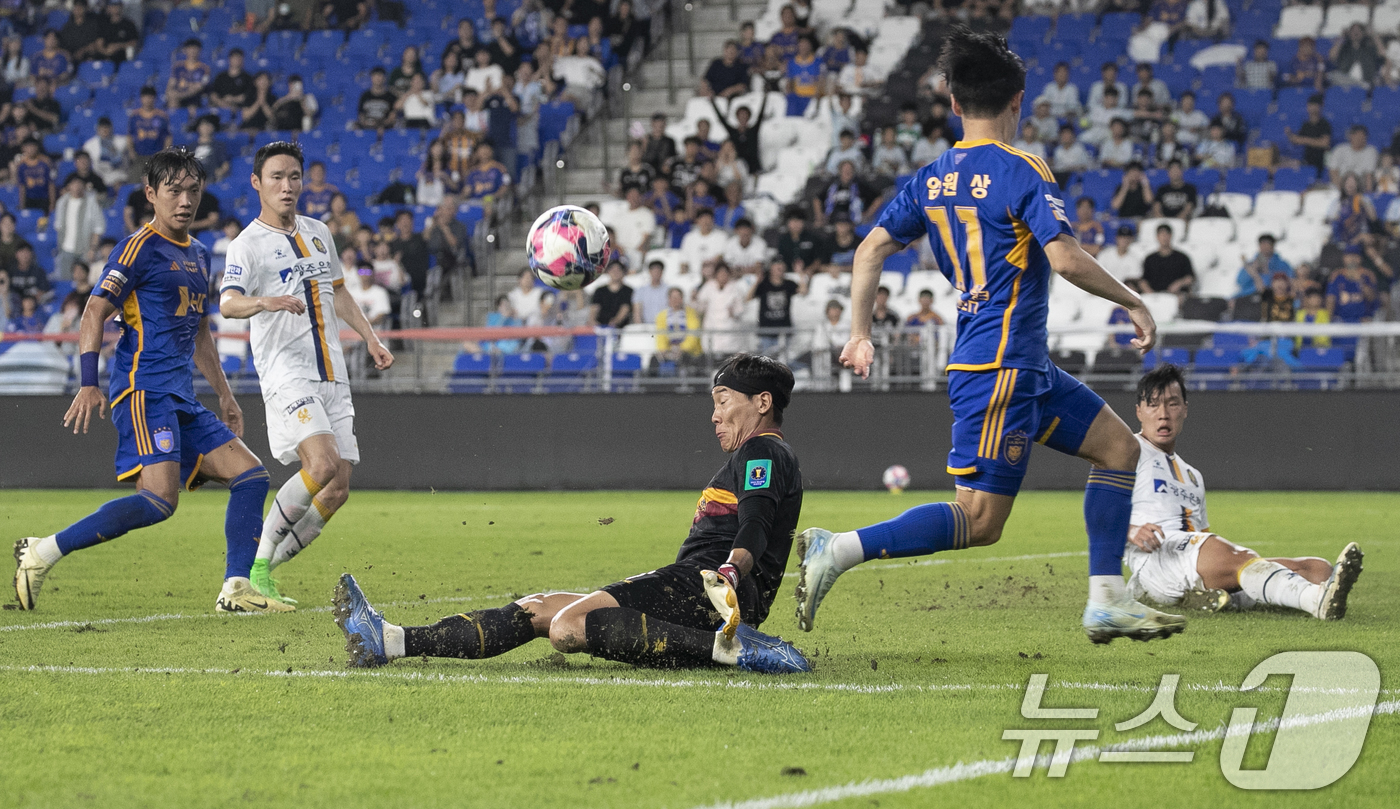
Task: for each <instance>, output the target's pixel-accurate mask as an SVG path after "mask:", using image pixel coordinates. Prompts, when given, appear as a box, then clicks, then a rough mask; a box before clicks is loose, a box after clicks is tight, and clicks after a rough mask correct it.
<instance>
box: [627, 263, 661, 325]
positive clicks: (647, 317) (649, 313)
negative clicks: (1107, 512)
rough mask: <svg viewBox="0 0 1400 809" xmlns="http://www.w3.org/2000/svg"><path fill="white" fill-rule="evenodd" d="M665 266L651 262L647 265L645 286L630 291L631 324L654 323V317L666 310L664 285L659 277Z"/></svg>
mask: <svg viewBox="0 0 1400 809" xmlns="http://www.w3.org/2000/svg"><path fill="white" fill-rule="evenodd" d="M665 272H666V265H665V264H662V263H661V262H659V261H653V262H651V263H650V264H648V265H647V284H646V285H645V286H640V287H637V288H635V289H633V290H632V322H634V323H655V322H656V316H657V315H659V314H661V313H662V312H663V311H665V309H666V285H665V284H663V283H661V276H662V275H663V274H665Z"/></svg>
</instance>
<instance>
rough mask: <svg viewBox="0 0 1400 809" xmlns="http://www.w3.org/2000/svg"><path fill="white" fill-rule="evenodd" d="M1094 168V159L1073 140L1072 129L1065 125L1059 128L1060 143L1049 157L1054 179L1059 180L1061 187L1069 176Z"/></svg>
mask: <svg viewBox="0 0 1400 809" xmlns="http://www.w3.org/2000/svg"><path fill="white" fill-rule="evenodd" d="M1093 167H1094V158H1093V157H1091V156H1090V155H1089V150H1088V149H1086V148H1084V144H1082V143H1080V142H1079V141H1077V140H1075V138H1074V127H1072V126H1070V125H1069V124H1065V125H1064V126H1062V127H1060V142H1059V144H1058V145H1057V146H1056V147H1055V153H1054V154H1053V155H1051V156H1050V168H1051V170H1052V171H1054V172H1055V177H1056V179H1059V180H1060V181H1061V182H1060V185H1061V186H1063V185H1064V184H1065V183H1064V179H1066V178H1068V176H1069V175H1071V174H1077V173H1079V172H1081V171H1088V170H1089V169H1092V168H1093Z"/></svg>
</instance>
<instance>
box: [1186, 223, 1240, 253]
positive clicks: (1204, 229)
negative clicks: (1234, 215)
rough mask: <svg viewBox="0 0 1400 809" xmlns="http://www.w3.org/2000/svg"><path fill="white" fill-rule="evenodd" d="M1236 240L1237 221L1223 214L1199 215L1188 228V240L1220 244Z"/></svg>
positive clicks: (1190, 242)
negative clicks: (1232, 220)
mask: <svg viewBox="0 0 1400 809" xmlns="http://www.w3.org/2000/svg"><path fill="white" fill-rule="evenodd" d="M1234 240H1235V223H1234V222H1231V221H1230V220H1229V219H1227V218H1225V217H1223V216H1206V217H1198V218H1196V219H1193V220H1191V225H1190V227H1188V228H1187V229H1186V242H1187V243H1188V244H1200V245H1211V246H1219V245H1222V244H1226V243H1228V242H1232V241H1234Z"/></svg>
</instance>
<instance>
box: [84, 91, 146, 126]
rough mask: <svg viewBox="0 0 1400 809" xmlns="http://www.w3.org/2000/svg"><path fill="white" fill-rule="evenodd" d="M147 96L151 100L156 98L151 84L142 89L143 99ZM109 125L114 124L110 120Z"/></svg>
mask: <svg viewBox="0 0 1400 809" xmlns="http://www.w3.org/2000/svg"><path fill="white" fill-rule="evenodd" d="M146 96H150V97H151V98H155V97H156V88H154V87H152V86H151V85H149V84H148V85H146V86H145V87H142V88H141V97H142V98H145V97H146ZM98 123H102V122H101V121H98ZM107 123H109V124H110V123H112V122H111V120H110V119H109V120H108V121H107Z"/></svg>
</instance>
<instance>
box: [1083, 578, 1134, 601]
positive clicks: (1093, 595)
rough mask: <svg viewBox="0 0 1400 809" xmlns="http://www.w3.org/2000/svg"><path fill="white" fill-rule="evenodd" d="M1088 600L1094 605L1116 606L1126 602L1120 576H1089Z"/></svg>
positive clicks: (1126, 590)
mask: <svg viewBox="0 0 1400 809" xmlns="http://www.w3.org/2000/svg"><path fill="white" fill-rule="evenodd" d="M1089 600H1090V601H1092V602H1094V603H1095V604H1117V603H1118V602H1120V601H1127V600H1128V588H1127V587H1125V586H1124V585H1123V577H1122V576H1090V577H1089Z"/></svg>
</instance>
